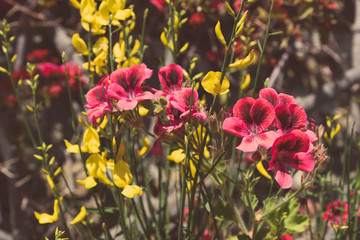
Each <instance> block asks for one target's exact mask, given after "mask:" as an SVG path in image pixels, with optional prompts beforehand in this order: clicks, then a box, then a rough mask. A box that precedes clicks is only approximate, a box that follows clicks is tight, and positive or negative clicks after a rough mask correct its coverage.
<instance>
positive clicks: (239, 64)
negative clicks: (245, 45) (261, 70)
mask: <svg viewBox="0 0 360 240" xmlns="http://www.w3.org/2000/svg"><path fill="white" fill-rule="evenodd" d="M254 60H255V53H254V49H253V50H251V51H250V53H249V54H248V55H247V56H246V57H245V58H242V59H237V60H236V61H235V62H234V63H232V64H230V65H229V67H230V68H238V69H241V68H244V67H247V66H249V65H250V64H251V63H253V62H254Z"/></svg>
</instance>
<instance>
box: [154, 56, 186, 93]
mask: <svg viewBox="0 0 360 240" xmlns="http://www.w3.org/2000/svg"><path fill="white" fill-rule="evenodd" d="M159 81H160V84H161V86H162V87H163V88H164V91H157V93H156V96H164V95H165V96H167V98H169V95H170V94H171V93H173V92H175V91H177V90H180V89H181V83H182V81H183V72H182V68H181V67H180V66H179V65H177V64H174V63H173V64H170V65H168V66H165V67H162V68H160V70H159Z"/></svg>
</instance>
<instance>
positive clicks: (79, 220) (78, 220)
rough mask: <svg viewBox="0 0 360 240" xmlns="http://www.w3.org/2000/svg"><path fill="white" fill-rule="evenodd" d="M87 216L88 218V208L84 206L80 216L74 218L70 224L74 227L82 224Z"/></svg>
mask: <svg viewBox="0 0 360 240" xmlns="http://www.w3.org/2000/svg"><path fill="white" fill-rule="evenodd" d="M85 216H86V208H85V207H84V206H82V207H81V209H80V212H79V214H78V215H76V217H74V219H73V220H72V221H71V222H70V224H71V225H73V224H77V223H79V222H81V221H82V220H84V218H85Z"/></svg>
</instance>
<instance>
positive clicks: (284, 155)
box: [268, 130, 315, 189]
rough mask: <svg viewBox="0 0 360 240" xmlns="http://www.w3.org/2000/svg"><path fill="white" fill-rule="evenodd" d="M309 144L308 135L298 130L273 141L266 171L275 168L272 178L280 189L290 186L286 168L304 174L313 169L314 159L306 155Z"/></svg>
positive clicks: (290, 178) (289, 177) (290, 179)
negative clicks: (303, 172) (288, 167)
mask: <svg viewBox="0 0 360 240" xmlns="http://www.w3.org/2000/svg"><path fill="white" fill-rule="evenodd" d="M309 143H310V140H309V137H308V135H307V134H306V133H304V132H302V131H300V130H294V131H292V132H291V133H289V134H285V135H283V136H281V137H279V138H277V139H276V140H275V142H274V144H273V146H272V148H271V155H272V158H271V160H270V163H269V169H268V170H271V169H273V168H275V174H274V175H275V176H274V177H275V180H276V181H277V182H278V183H279V185H280V187H281V188H283V189H286V188H290V187H291V186H292V177H291V174H290V173H289V171H288V170H287V168H286V166H290V167H292V168H294V169H297V170H301V171H305V172H311V171H312V170H313V169H314V165H315V164H314V158H313V156H312V155H311V154H309V153H308V150H309V147H310V146H309Z"/></svg>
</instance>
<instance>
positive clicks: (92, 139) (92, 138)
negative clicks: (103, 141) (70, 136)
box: [65, 126, 100, 153]
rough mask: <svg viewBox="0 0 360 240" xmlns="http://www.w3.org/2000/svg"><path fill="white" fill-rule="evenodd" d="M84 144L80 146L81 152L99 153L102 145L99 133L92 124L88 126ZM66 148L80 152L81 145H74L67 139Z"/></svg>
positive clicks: (73, 151) (71, 151)
mask: <svg viewBox="0 0 360 240" xmlns="http://www.w3.org/2000/svg"><path fill="white" fill-rule="evenodd" d="M83 143H84V146H82V147H80V149H81V152H87V153H98V152H99V151H100V150H99V147H100V138H99V134H98V133H97V132H96V130H95V129H94V128H93V127H92V126H88V127H87V128H86V130H85V132H84V136H83ZM65 145H66V150H67V151H68V152H70V153H80V150H79V145H77V144H75V145H72V144H71V143H69V141H67V140H65Z"/></svg>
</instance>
